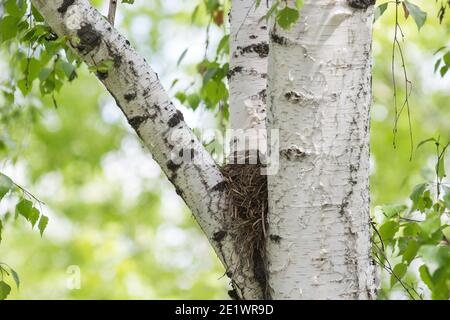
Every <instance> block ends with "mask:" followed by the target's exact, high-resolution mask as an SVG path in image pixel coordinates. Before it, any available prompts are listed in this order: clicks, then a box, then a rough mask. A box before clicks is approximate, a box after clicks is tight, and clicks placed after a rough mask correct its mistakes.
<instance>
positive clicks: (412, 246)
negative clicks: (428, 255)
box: [402, 240, 420, 265]
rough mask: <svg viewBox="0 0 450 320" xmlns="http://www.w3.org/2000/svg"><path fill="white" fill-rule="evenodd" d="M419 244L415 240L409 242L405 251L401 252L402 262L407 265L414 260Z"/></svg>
mask: <svg viewBox="0 0 450 320" xmlns="http://www.w3.org/2000/svg"><path fill="white" fill-rule="evenodd" d="M419 247H420V246H419V243H418V242H417V241H416V240H409V241H408V245H407V246H406V249H405V251H404V252H403V256H402V261H403V262H404V263H405V264H406V265H409V264H410V263H411V261H413V260H414V258H415V257H416V255H417V251H418V250H419Z"/></svg>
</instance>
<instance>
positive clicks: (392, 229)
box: [378, 220, 399, 241]
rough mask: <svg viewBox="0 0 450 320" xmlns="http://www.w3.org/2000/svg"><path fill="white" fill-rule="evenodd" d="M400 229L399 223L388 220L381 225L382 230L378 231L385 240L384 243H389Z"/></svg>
mask: <svg viewBox="0 0 450 320" xmlns="http://www.w3.org/2000/svg"><path fill="white" fill-rule="evenodd" d="M398 229H399V224H398V222H397V221H394V220H388V221H386V222H385V223H383V224H382V225H381V227H380V230H378V231H379V232H380V235H381V238H382V239H383V241H389V240H391V239H392V238H393V237H394V235H395V234H396V233H397V231H398Z"/></svg>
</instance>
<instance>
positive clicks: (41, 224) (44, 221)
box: [38, 215, 48, 237]
mask: <svg viewBox="0 0 450 320" xmlns="http://www.w3.org/2000/svg"><path fill="white" fill-rule="evenodd" d="M47 224H48V217H47V216H44V215H42V216H41V219H39V225H38V228H39V232H40V233H41V237H42V235H43V234H44V230H45V228H46V227H47Z"/></svg>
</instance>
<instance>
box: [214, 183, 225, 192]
mask: <svg viewBox="0 0 450 320" xmlns="http://www.w3.org/2000/svg"><path fill="white" fill-rule="evenodd" d="M226 188H227V183H226V181H221V182H219V183H218V184H216V185H215V186H214V187H212V188H211V191H220V192H222V191H224V190H225V189H226Z"/></svg>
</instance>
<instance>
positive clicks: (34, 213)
mask: <svg viewBox="0 0 450 320" xmlns="http://www.w3.org/2000/svg"><path fill="white" fill-rule="evenodd" d="M39 216H40V213H39V210H38V209H36V208H31V210H30V214H29V215H28V221H30V223H31V227H32V228H34V225H35V224H36V222H37V221H38V219H39Z"/></svg>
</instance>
